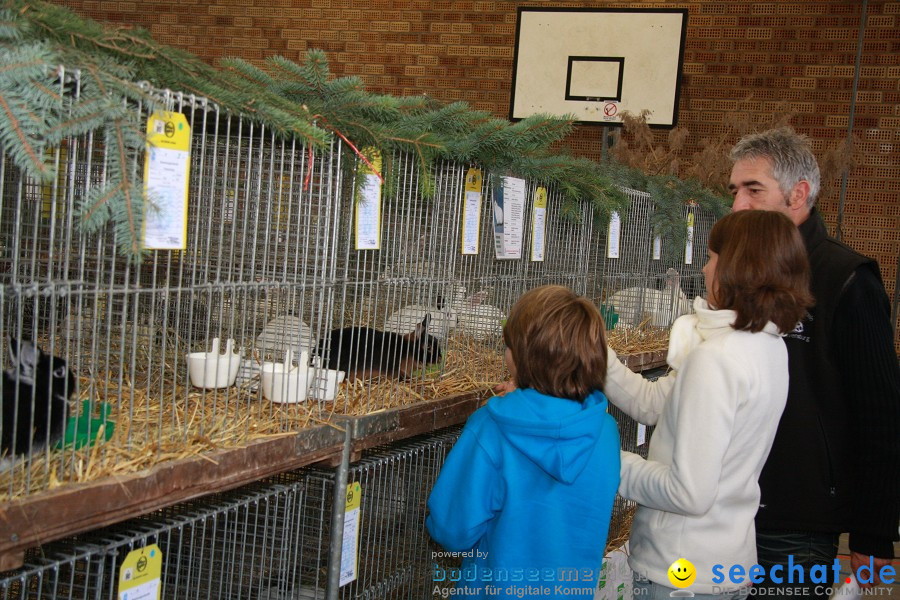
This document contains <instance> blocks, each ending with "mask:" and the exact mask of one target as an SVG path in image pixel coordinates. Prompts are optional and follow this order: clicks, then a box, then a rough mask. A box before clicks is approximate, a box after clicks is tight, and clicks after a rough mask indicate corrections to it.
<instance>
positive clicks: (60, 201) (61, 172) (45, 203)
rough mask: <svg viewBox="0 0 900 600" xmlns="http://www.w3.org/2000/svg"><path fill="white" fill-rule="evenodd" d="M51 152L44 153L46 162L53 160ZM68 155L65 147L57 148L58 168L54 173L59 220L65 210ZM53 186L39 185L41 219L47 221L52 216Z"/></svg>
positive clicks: (47, 184) (50, 150)
mask: <svg viewBox="0 0 900 600" xmlns="http://www.w3.org/2000/svg"><path fill="white" fill-rule="evenodd" d="M53 152H54V151H53V150H52V149H48V150H46V151H45V152H44V156H46V157H47V159H48V160H51V161H52V160H55V158H56V157H55V156H53ZM68 161H69V153H68V149H67V148H66V146H65V145H60V146H59V166H58V169H57V172H56V190H55V191H56V207H55V208H56V217H57V218H59V217H61V216H62V215H64V214H65V210H66V193H67V190H66V173H67V172H68V166H69V165H68ZM53 187H54V184H52V183H45V184H43V185H41V217H42V218H44V219H49V218H50V217H52V216H53V209H54V206H53V204H54V203H53V192H54V189H53Z"/></svg>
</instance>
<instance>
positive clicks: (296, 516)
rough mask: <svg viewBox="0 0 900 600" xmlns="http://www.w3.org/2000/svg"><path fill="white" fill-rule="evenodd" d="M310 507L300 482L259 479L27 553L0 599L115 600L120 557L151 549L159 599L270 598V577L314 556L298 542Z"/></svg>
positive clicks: (0, 586)
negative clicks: (157, 554) (155, 551)
mask: <svg viewBox="0 0 900 600" xmlns="http://www.w3.org/2000/svg"><path fill="white" fill-rule="evenodd" d="M315 510H316V504H315V498H307V497H306V496H305V495H304V488H303V485H302V482H299V481H298V482H293V483H290V484H279V483H275V482H261V483H257V484H253V485H250V486H246V487H245V488H242V489H240V490H238V491H235V492H231V493H228V494H222V495H217V496H213V497H211V498H206V499H203V500H202V501H193V502H189V503H184V504H181V505H177V506H173V507H169V508H167V509H165V510H162V511H159V512H157V513H153V514H150V515H146V516H143V517H140V518H137V519H133V520H131V521H127V522H124V523H120V524H118V525H115V526H113V527H109V528H105V529H102V530H97V531H94V532H90V533H87V534H82V535H79V536H75V537H72V538H68V539H65V540H59V541H56V542H53V543H50V544H47V545H45V546H42V547H40V548H36V549H34V550H32V551H30V552H29V554H28V556H27V557H26V561H25V565H24V566H23V567H22V568H21V569H18V570H16V571H14V572H7V573H5V574H4V577H3V579H0V598H4V599H6V598H23V599H24V598H28V599H34V600H38V599H75V598H114V597H120V596H119V595H118V594H117V590H118V587H119V577H120V570H121V568H122V565H123V561H124V559H125V557H126V556H127V555H128V553H129V552H131V551H132V550H136V549H141V548H145V547H147V546H149V545H151V544H156V545H157V546H158V547H159V549H160V550H161V553H162V561H163V562H162V570H161V582H160V583H161V587H160V589H161V591H162V595H161V597H162V598H197V599H199V598H209V599H213V598H222V599H225V598H229V599H230V598H267V597H271V598H273V599H274V598H277V597H278V596H275V595H269V594H268V591H267V590H269V588H270V586H271V580H272V579H271V578H272V574H274V573H281V572H282V571H283V570H284V565H286V564H295V563H298V564H310V565H315V564H316V561H317V560H318V559H319V557H318V556H306V555H304V554H303V549H304V545H303V544H302V543H300V539H299V536H300V534H301V532H302V531H303V528H302V524H303V523H304V521H305V520H308V519H309V514H310V513H314V512H315ZM295 525H297V526H295ZM312 568H313V569H314V567H312ZM264 592H265V593H264Z"/></svg>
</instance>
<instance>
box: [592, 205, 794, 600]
mask: <svg viewBox="0 0 900 600" xmlns="http://www.w3.org/2000/svg"><path fill="white" fill-rule="evenodd" d="M703 273H704V277H705V281H706V290H707V298H706V299H705V300H704V299H703V298H699V297H698V298H696V299H695V301H694V310H695V313H694V314H691V315H685V316H683V317H681V318H679V319H678V320H677V321H676V322H675V324H674V325H673V327H672V331H671V334H670V341H669V353H668V363H669V366H670V367H671V368H672V369H673V372H672V373H671V374H670V375H669V376H667V377H663V378H661V379H659V380H657V381H656V382H650V381H647V380H645V379H644V378H643V377H641V376H639V375H637V374H634V373H632V372H631V371H629V370H627V369H625V368H624V367H623V366H622V365H621V363H619V361H618V360H615V356H614V354H613V355H612V356H611V357H610V361H609V363H610V364H609V371H608V375H607V382H606V388H605V390H606V393H607V394H608V396H609V398H610V401H611V402H613V403H614V404H615V405H617V406H618V407H619V408H621V409H622V410H623V411H625V412H626V413H627V414H629V415H631V416H632V417H633V418H635V419H636V420H638V421H639V422H641V423H645V424H647V425H655V426H656V430H655V432H654V433H653V437H652V439H651V442H650V449H649V454H648V457H647V459H646V460H645V459H644V458H642V457H640V456H638V455H637V454H633V453H630V452H623V453H622V471H621V475H622V480H621V483H620V486H619V493H620V494H621V495H622V496H624V497H625V498H628V499H630V500H634V501H635V502H637V503H638V505H639V506H638V509H637V512H636V514H635V518H634V523H633V526H632V531H631V537H630V557H629V560H628V562H629V565H630V566H631V568H632V570H633V571H634V573H635V575H634V580H635V596H638V595H640V596H641V597H642V598H668V597H669V596H670V595H671V594H673V593H675V595H680V594H684V595H694V596H695V597H703V598H707V597H708V598H726V597H733V596H735V595H738V594H741V593H746V589H745V588H746V586H747V585H749V584H750V583H751V582H752V581H753V579H754V578H756V577H758V575H759V573H758V572H756V571H751V568H752V567H753V566H754V565H756V544H755V532H754V523H753V520H754V516H755V515H756V511H757V509H758V507H759V485H758V483H757V481H758V479H759V474H760V472H761V470H762V466H763V464H764V462H765V459H766V456H767V455H768V453H769V449H770V448H771V446H772V440H773V439H774V437H775V430H776V427H777V425H778V420H779V418H780V416H781V412H782V410H783V409H784V404H785V400H786V399H787V391H788V359H787V350H786V348H785V345H784V341H783V340H782V339H781V336H783V335H784V334H786V333H788V332H791V331H792V330H793V329H794V328H795V327H796V325H797V323H798V322H800V320H801V318H802V317H803V316H804V314H805V313H806V309H807V308H808V307H809V306H811V305H812V296H811V295H810V292H809V265H808V262H807V258H806V250H805V248H804V245H803V241H802V239H801V237H800V234H799V232H798V231H797V228H796V227H795V226H794V224H793V223H791V221H790V219H788V218H787V217H786V216H784V215H782V214H780V213H777V212H771V211H743V212H737V213H732V214H730V215H727V216H726V217H724V218H722V219H721V220H719V221H718V222H717V223H716V224H715V225H714V226H713V229H712V231H711V232H710V237H709V261H708V262H707V263H706V266H705V267H704V268H703ZM679 559H686V560H687V561H690V563H692V566H691V569H690V570H689V572H686V571H685V570H683V569H684V564H683V563H679V564H678V565H675V564H674V563H675V562H676V561H678V560H679ZM735 565H738V567H737V569H738V570H737V571H733V572H740V573H742V577H740V578H733V577H731V576H730V573H731V572H732V571H731V569H732V567H733V566H735ZM758 570H759V567H757V571H758ZM750 573H753V578H751V577H750V575H749V574H750ZM686 587H689V588H690V590H683V591H682V592H676V588H686ZM688 592H694V593H693V594H689V593H688Z"/></svg>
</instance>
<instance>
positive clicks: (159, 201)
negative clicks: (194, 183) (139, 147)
mask: <svg viewBox="0 0 900 600" xmlns="http://www.w3.org/2000/svg"><path fill="white" fill-rule="evenodd" d="M190 149H191V128H190V126H189V125H188V122H187V118H186V117H185V116H184V115H183V114H181V113H177V112H169V111H156V112H154V113H153V114H152V115H150V118H149V119H147V152H146V156H145V158H144V191H145V193H146V194H147V195H148V196H149V197H150V198H151V200H152V201H153V202H155V204H156V208H157V210H156V211H153V212H146V214H145V218H144V235H143V238H144V247H145V248H150V249H159V250H184V249H185V248H186V247H187V215H188V184H189V178H190V168H191V164H190Z"/></svg>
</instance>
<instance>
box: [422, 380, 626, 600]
mask: <svg viewBox="0 0 900 600" xmlns="http://www.w3.org/2000/svg"><path fill="white" fill-rule="evenodd" d="M606 411H607V401H606V396H604V395H603V393H602V392H599V391H597V392H593V393H592V394H591V395H590V396H588V397H587V398H586V399H585V400H584V402H583V403H580V402H576V401H574V400H569V399H565V398H555V397H552V396H546V395H544V394H541V393H539V392H537V391H535V390H533V389H524V390H516V391H514V392H511V393H509V394H507V395H505V396H502V397H497V398H492V399H491V400H490V402H489V403H488V404H487V406H485V407H483V408H482V409H480V410H478V411H476V412H475V414H473V415H472V416H471V417H470V418H469V421H468V423H466V426H465V428H464V429H463V432H462V435H460V438H459V441H458V442H457V443H456V445H455V446H454V447H453V449H452V450H451V451H450V454H449V455H448V456H447V460H446V462H445V463H444V466H443V468H442V469H441V473H440V475H439V477H438V480H437V483H435V486H434V489H433V490H432V491H431V496H430V497H429V498H428V509H429V512H430V514H429V516H428V520H427V523H426V524H427V526H428V531H429V532H430V533H431V537H433V538H434V539H435V541H437V542H438V543H439V544H441V545H442V546H443V547H444V548H446V549H447V550H449V551H454V552H465V553H467V555H466V557H465V558H464V560H463V565H462V567H463V568H462V573H461V575H462V577H461V580H459V581H457V582H456V583H455V584H454V583H453V582H452V579H456V578H457V576H458V575H460V574H459V573H446V572H443V571H442V570H441V569H440V568H439V567H438V566H437V565H435V586H439V587H453V586H455V587H456V588H461V587H465V588H467V591H468V592H470V593H471V595H480V597H490V598H498V597H499V598H505V597H521V596H522V593H523V591H522V590H523V589H524V590H525V591H524V593H526V594H529V595H532V596H533V595H540V597H541V598H570V597H571V596H572V595H573V591H574V589H575V588H578V591H581V592H582V593H584V592H583V591H582V590H593V589H595V588H596V587H597V577H598V573H599V571H600V567H601V565H602V561H603V553H604V548H605V546H606V535H607V531H608V529H609V519H610V516H611V513H612V505H613V500H614V499H615V495H616V489H617V488H618V485H619V433H618V430H617V428H616V422H615V420H614V419H613V418H612V417H611V416H610V415H608V414H607V412H606ZM442 578H443V580H442ZM486 586H492V589H489V590H485V589H484V588H485V587H486ZM495 588H499V589H501V590H504V591H503V592H497V591H496V589H495ZM516 589H518V590H519V593H518V594H517V593H516V591H515V590H516ZM566 590H572V591H570V592H569V593H566ZM486 592H489V593H486ZM456 593H457V594H459V592H456ZM576 593H577V592H576ZM585 597H591V598H592V597H593V596H592V595H589V596H585Z"/></svg>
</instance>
